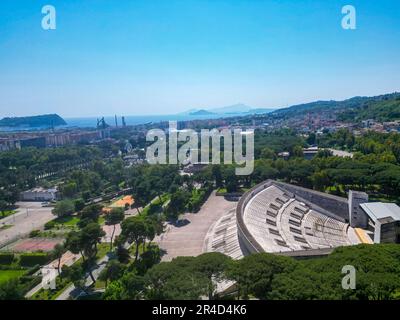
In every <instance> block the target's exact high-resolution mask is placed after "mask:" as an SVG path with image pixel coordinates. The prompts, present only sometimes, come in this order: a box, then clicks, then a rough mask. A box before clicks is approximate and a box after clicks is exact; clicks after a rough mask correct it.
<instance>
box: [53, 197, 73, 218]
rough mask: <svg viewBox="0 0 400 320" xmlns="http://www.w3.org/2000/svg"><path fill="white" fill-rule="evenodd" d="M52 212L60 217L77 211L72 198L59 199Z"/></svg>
mask: <svg viewBox="0 0 400 320" xmlns="http://www.w3.org/2000/svg"><path fill="white" fill-rule="evenodd" d="M52 212H53V214H55V215H56V216H58V217H65V216H70V215H72V214H73V213H74V212H75V205H74V202H73V201H71V200H61V201H58V202H57V203H56V205H55V207H54V209H53V211H52Z"/></svg>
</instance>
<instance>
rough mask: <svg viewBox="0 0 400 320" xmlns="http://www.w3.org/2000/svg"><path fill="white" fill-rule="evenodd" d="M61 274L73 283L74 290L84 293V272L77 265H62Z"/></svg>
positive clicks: (80, 266) (79, 265) (81, 267)
mask: <svg viewBox="0 0 400 320" xmlns="http://www.w3.org/2000/svg"><path fill="white" fill-rule="evenodd" d="M62 274H64V275H65V277H66V278H67V279H68V280H69V281H71V282H72V283H73V285H74V286H75V288H78V289H81V290H83V291H86V285H85V283H86V281H85V270H84V269H83V266H82V265H81V264H79V263H74V264H73V265H72V266H70V267H69V266H67V265H64V266H63V267H62Z"/></svg>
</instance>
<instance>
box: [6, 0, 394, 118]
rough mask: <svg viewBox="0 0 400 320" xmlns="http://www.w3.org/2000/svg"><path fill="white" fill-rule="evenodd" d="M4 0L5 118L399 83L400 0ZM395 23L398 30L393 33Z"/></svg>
mask: <svg viewBox="0 0 400 320" xmlns="http://www.w3.org/2000/svg"><path fill="white" fill-rule="evenodd" d="M44 4H45V3H43V1H39V0H32V1H29V3H23V5H21V3H19V2H18V1H12V0H3V1H1V2H0V70H1V72H0V97H1V99H0V117H1V118H2V117H13V116H28V115H38V114H50V113H57V114H59V115H60V116H62V117H65V118H71V117H92V116H94V117H95V116H100V115H104V116H111V115H114V114H117V115H126V116H131V115H166V114H169V115H170V114H176V113H180V112H185V111H187V110H189V109H194V108H195V109H206V110H207V109H210V108H215V107H224V106H228V105H233V104H236V103H244V104H246V105H249V106H251V107H253V108H280V107H287V106H291V105H296V104H301V103H307V102H312V101H316V100H344V99H347V98H351V97H354V96H374V95H380V94H385V93H391V92H395V91H399V90H400V72H399V71H400V59H398V53H399V51H400V42H399V41H398V39H400V2H399V1H396V0H382V1H379V2H377V1H366V0H353V1H351V3H350V4H351V5H353V6H355V8H356V9H357V29H356V30H344V29H342V27H341V19H342V17H343V15H342V14H341V8H342V7H343V6H344V5H345V4H347V3H345V2H343V1H340V0H332V1H329V2H327V1H323V0H315V1H309V0H299V1H296V2H294V1H290V0H282V1H265V2H264V1H244V0H236V1H224V0H220V1H201V2H200V1H194V0H187V1H184V2H182V1H178V0H173V1H161V0H154V1H146V0H137V1H134V2H130V3H127V2H123V3H118V5H116V4H115V2H112V1H106V0H99V1H96V2H90V3H89V2H85V3H82V2H80V1H78V0H70V1H68V2H63V1H61V0H52V1H51V2H50V3H49V4H51V5H53V6H54V7H55V8H56V10H57V29H56V30H51V31H45V30H43V29H42V28H41V19H42V17H43V15H42V13H41V8H42V6H43V5H44ZM388 30H390V32H388Z"/></svg>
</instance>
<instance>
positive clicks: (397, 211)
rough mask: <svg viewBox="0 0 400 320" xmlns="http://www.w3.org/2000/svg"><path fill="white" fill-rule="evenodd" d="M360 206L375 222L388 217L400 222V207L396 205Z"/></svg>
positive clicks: (372, 204) (380, 203)
mask: <svg viewBox="0 0 400 320" xmlns="http://www.w3.org/2000/svg"><path fill="white" fill-rule="evenodd" d="M360 206H361V208H362V209H363V210H364V211H365V212H366V213H367V214H368V216H370V218H371V219H372V220H373V221H374V222H375V221H377V220H378V219H383V218H387V217H392V218H393V219H394V220H400V207H399V206H398V205H397V204H395V203H384V202H368V203H362V204H360Z"/></svg>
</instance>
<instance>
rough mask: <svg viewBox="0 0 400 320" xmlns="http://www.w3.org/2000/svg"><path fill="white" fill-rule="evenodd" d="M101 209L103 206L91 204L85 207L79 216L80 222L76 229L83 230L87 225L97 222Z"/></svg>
mask: <svg viewBox="0 0 400 320" xmlns="http://www.w3.org/2000/svg"><path fill="white" fill-rule="evenodd" d="M102 209H103V206H102V205H99V204H92V205H90V206H87V207H85V208H84V209H83V210H82V211H81V212H80V214H79V216H80V218H81V220H80V221H79V222H78V227H79V228H84V227H85V226H86V225H88V224H89V223H92V222H97V221H98V220H99V216H100V214H101V210H102Z"/></svg>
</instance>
